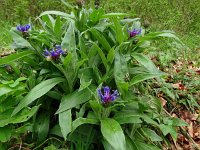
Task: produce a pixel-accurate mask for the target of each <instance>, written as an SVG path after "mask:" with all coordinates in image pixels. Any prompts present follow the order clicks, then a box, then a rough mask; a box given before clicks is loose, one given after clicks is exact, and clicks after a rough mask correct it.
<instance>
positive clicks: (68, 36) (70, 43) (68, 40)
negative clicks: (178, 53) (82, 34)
mask: <svg viewBox="0 0 200 150" xmlns="http://www.w3.org/2000/svg"><path fill="white" fill-rule="evenodd" d="M61 46H62V48H63V49H66V50H67V52H75V51H76V39H75V33H74V24H73V23H70V24H69V27H68V29H67V32H66V33H65V36H64V38H63V40H62V43H61Z"/></svg>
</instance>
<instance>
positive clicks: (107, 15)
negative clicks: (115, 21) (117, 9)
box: [102, 13, 129, 18]
mask: <svg viewBox="0 0 200 150" xmlns="http://www.w3.org/2000/svg"><path fill="white" fill-rule="evenodd" d="M125 16H129V14H127V13H108V14H105V15H103V16H102V18H113V17H125Z"/></svg>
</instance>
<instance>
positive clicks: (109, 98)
mask: <svg viewBox="0 0 200 150" xmlns="http://www.w3.org/2000/svg"><path fill="white" fill-rule="evenodd" d="M103 89H104V94H102V92H101V89H98V95H99V97H100V98H101V102H102V103H103V104H108V103H110V102H113V101H114V100H116V98H118V97H119V93H118V91H117V90H115V91H114V92H113V94H111V93H110V88H109V87H108V86H106V87H104V88H103Z"/></svg>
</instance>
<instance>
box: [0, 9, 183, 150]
mask: <svg viewBox="0 0 200 150" xmlns="http://www.w3.org/2000/svg"><path fill="white" fill-rule="evenodd" d="M71 8H72V12H71V13H70V14H67V13H63V12H60V11H46V12H43V13H42V14H41V15H40V16H39V17H38V18H37V21H39V22H40V24H41V26H39V27H37V28H36V27H35V26H34V24H33V23H30V24H31V30H28V29H29V28H30V27H29V26H28V27H25V28H26V29H27V30H22V29H23V28H24V27H22V26H20V27H19V26H18V27H17V29H16V28H12V29H11V31H10V32H11V35H12V37H13V41H14V43H13V45H12V47H13V48H14V49H15V50H16V53H14V54H11V55H9V56H7V57H4V58H2V59H1V60H0V64H9V65H10V66H11V67H12V68H13V73H12V74H11V75H10V80H11V81H6V82H2V83H1V84H0V86H1V87H4V89H5V90H4V91H6V92H3V93H1V95H0V96H1V97H2V98H3V100H1V101H0V103H1V104H3V103H5V102H9V104H8V105H7V107H10V109H8V110H7V109H6V110H1V112H2V113H1V114H0V118H2V119H1V121H0V124H1V128H0V129H6V130H5V131H6V132H9V133H10V136H9V137H7V138H1V139H0V140H1V141H2V142H4V143H3V145H2V147H3V146H4V145H7V148H8V147H9V146H12V143H16V145H17V144H18V145H20V144H21V141H19V140H18V138H15V137H17V136H20V137H21V138H24V137H25V138H24V139H23V142H22V145H23V146H26V147H29V148H43V147H45V146H46V148H45V149H49V148H52V149H53V148H54V147H55V148H56V149H59V148H67V149H82V150H86V149H103V148H104V149H119V150H125V149H138V150H140V149H141V150H143V149H145V148H150V149H161V148H162V144H163V143H164V144H165V145H167V144H168V142H169V140H167V138H166V136H168V135H171V136H172V139H173V140H176V138H177V132H176V126H179V125H186V124H185V123H184V122H182V121H181V120H179V119H173V118H169V117H167V118H166V117H165V116H164V115H163V114H162V104H161V102H160V101H159V100H158V99H156V98H154V97H152V99H149V98H148V97H146V96H145V95H142V94H139V93H138V92H137V91H138V85H139V83H141V82H143V81H144V80H147V79H154V80H156V81H157V82H159V81H160V80H161V79H160V78H162V77H163V76H165V75H166V74H165V73H163V72H161V71H160V70H158V69H157V67H156V66H155V65H154V63H153V62H152V61H151V60H150V59H149V58H148V57H147V56H145V55H144V54H142V53H143V52H144V50H145V49H147V48H149V47H150V46H151V44H150V43H151V41H152V40H158V39H161V38H162V37H170V38H173V39H174V40H176V41H177V42H179V39H178V38H177V37H176V36H175V35H174V34H172V33H171V32H167V31H165V32H156V33H149V34H145V29H143V28H142V26H141V25H140V22H139V20H138V19H132V18H131V17H130V18H129V19H124V17H125V16H126V17H127V16H128V17H129V14H125V13H108V14H106V13H105V12H104V10H103V9H101V8H100V9H91V8H90V9H87V8H84V7H83V8H77V7H71ZM138 26H139V28H138ZM38 28H39V30H38ZM130 28H132V29H133V30H132V31H129V30H128V29H130ZM17 30H20V31H22V33H21V32H19V31H17ZM23 31H25V32H23ZM24 33H26V34H24ZM14 61H15V63H13V62H14ZM7 74H9V73H7ZM20 76H24V77H25V79H24V80H21V78H19V77H20ZM1 78H2V79H3V78H4V80H8V79H7V78H5V77H4V76H2V77H1ZM12 80H16V81H15V82H14V83H11V82H13V81H12ZM16 84H17V85H18V86H17V85H16ZM19 85H21V86H19ZM102 86H103V87H104V93H102V91H101V87H102ZM111 89H115V91H111ZM7 111H8V112H7ZM20 114H24V115H26V116H25V118H24V117H22V116H23V115H22V116H21V118H17V117H18V116H19V115H20ZM3 116H4V117H3ZM8 118H11V121H7V119H8ZM14 118H15V120H14V121H13V119H14ZM6 121H7V122H6ZM3 122H4V124H3ZM5 122H6V123H5ZM27 126H28V127H27ZM20 129H23V130H20ZM19 130H20V131H21V132H17V131H19ZM11 131H15V132H11ZM14 133H15V134H14ZM11 134H12V135H11ZM0 137H1V136H0ZM12 141H15V142H12ZM0 146H1V145H0Z"/></svg>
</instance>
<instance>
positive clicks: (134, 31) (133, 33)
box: [128, 28, 142, 37]
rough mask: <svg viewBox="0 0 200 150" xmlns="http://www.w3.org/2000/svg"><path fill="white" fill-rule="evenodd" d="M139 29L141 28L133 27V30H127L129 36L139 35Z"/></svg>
mask: <svg viewBox="0 0 200 150" xmlns="http://www.w3.org/2000/svg"><path fill="white" fill-rule="evenodd" d="M141 31H142V29H141V28H139V29H136V28H134V29H133V30H128V33H129V37H134V36H136V35H139V34H141Z"/></svg>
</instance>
